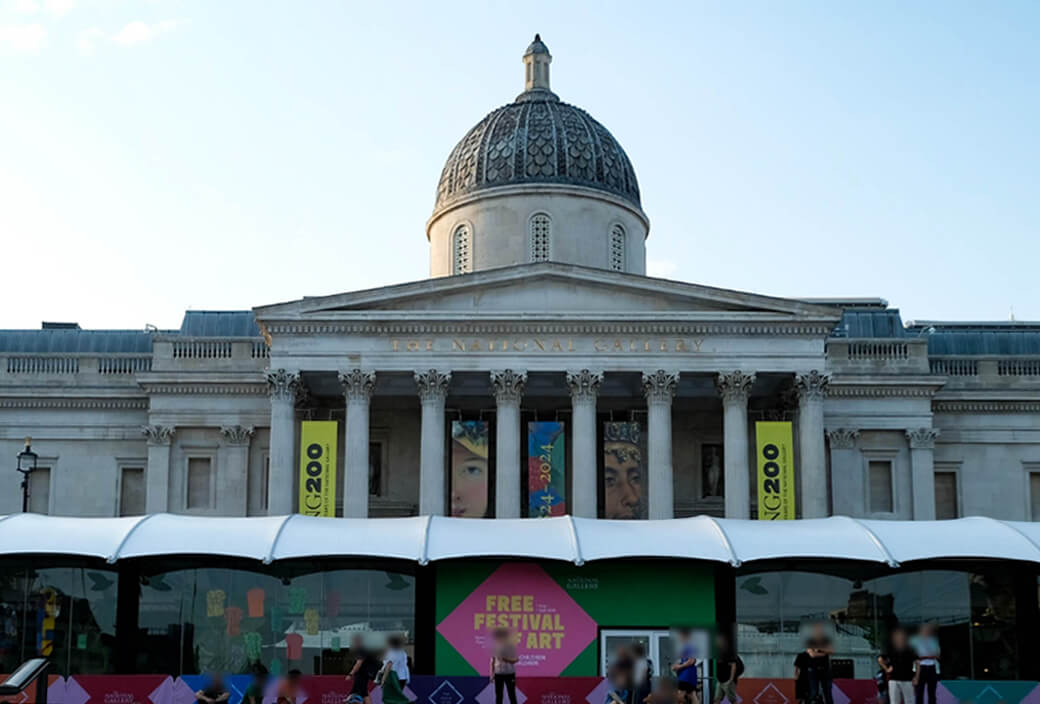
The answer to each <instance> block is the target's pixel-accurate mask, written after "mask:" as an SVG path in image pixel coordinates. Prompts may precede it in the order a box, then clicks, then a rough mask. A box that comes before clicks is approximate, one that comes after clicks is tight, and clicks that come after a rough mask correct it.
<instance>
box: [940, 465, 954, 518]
mask: <svg viewBox="0 0 1040 704" xmlns="http://www.w3.org/2000/svg"><path fill="white" fill-rule="evenodd" d="M935 517H936V518H937V519H939V520H946V519H949V518H956V517H957V473H956V472H936V473H935Z"/></svg>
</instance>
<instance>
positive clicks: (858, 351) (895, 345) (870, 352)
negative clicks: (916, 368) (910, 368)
mask: <svg viewBox="0 0 1040 704" xmlns="http://www.w3.org/2000/svg"><path fill="white" fill-rule="evenodd" d="M848 359H849V360H850V361H862V360H880V361H885V360H903V359H910V345H909V344H908V343H906V342H866V341H864V342H849V350H848Z"/></svg>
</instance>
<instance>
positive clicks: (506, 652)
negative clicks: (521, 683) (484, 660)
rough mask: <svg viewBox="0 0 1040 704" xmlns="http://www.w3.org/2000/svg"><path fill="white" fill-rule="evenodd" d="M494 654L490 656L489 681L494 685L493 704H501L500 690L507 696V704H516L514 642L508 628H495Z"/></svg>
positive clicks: (516, 656) (517, 656)
mask: <svg viewBox="0 0 1040 704" xmlns="http://www.w3.org/2000/svg"><path fill="white" fill-rule="evenodd" d="M494 639H495V643H494V652H493V654H492V656H491V666H490V669H491V672H490V679H491V682H492V683H493V684H494V685H495V704H502V693H503V692H502V690H505V691H506V692H507V693H508V694H509V704H516V663H517V662H518V661H519V660H520V657H519V655H518V654H517V652H516V640H515V639H514V638H513V633H512V632H511V631H510V630H509V629H508V628H496V629H495V632H494Z"/></svg>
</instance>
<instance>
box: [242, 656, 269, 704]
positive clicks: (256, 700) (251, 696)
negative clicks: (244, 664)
mask: <svg viewBox="0 0 1040 704" xmlns="http://www.w3.org/2000/svg"><path fill="white" fill-rule="evenodd" d="M266 690H267V668H266V667H264V666H263V665H261V664H260V663H257V664H256V666H255V667H254V668H253V681H252V682H250V683H249V686H248V687H246V691H245V694H243V695H242V704H264V694H265V692H266Z"/></svg>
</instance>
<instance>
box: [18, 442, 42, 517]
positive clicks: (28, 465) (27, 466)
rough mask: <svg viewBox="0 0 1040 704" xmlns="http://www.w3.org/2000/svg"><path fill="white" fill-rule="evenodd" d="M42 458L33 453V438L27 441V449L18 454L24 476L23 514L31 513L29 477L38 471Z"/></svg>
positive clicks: (20, 470)
mask: <svg viewBox="0 0 1040 704" xmlns="http://www.w3.org/2000/svg"><path fill="white" fill-rule="evenodd" d="M39 458H40V456H39V455H37V454H36V453H35V452H33V451H32V438H26V439H25V449H24V450H22V451H21V452H19V453H18V471H19V473H21V475H22V513H28V512H29V476H30V475H31V474H32V473H33V472H34V471H35V470H36V460H38V459H39Z"/></svg>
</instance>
